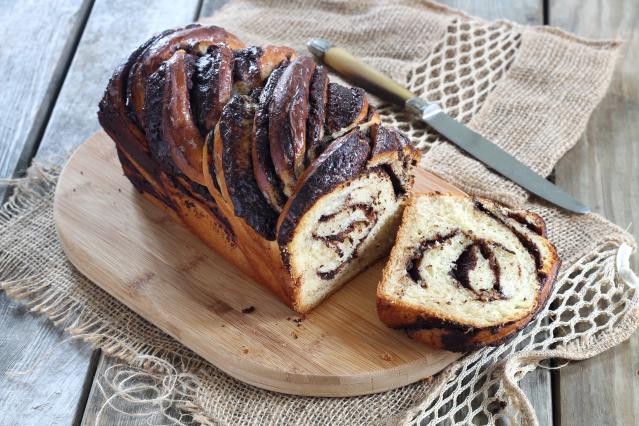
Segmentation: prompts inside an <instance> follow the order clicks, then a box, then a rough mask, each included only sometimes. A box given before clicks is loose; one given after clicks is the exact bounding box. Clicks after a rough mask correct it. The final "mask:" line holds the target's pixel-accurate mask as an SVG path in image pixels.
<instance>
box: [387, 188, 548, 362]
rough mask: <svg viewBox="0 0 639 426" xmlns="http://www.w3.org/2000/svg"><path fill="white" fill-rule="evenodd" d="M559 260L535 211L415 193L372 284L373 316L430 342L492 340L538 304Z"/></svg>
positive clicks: (463, 346) (516, 326)
mask: <svg viewBox="0 0 639 426" xmlns="http://www.w3.org/2000/svg"><path fill="white" fill-rule="evenodd" d="M559 265H560V261H559V258H558V256H557V251H556V249H555V247H554V246H553V245H552V244H551V243H550V242H549V241H548V240H547V239H546V238H545V225H544V222H543V220H542V219H541V217H539V216H538V215H536V214H535V213H532V212H528V211H522V210H512V209H509V208H507V207H505V206H502V205H499V204H497V203H495V202H492V201H489V200H480V199H473V198H470V197H464V196H460V195H451V194H420V195H416V196H414V197H413V198H412V200H411V201H410V203H409V205H408V207H407V208H406V210H405V212H404V218H403V220H402V225H401V228H400V231H399V233H398V236H397V243H396V245H395V247H393V250H392V252H391V258H390V260H389V262H388V264H387V265H386V268H385V269H384V276H383V279H382V282H381V283H380V284H379V287H378V290H377V307H378V313H379V317H380V319H381V320H382V321H383V322H384V323H386V324H387V325H389V326H391V327H394V328H399V329H404V330H406V332H407V333H408V335H409V336H410V337H411V338H413V339H416V340H419V341H422V342H425V343H427V344H429V345H432V346H434V347H437V348H442V349H447V350H452V351H466V350H471V349H476V348H479V347H481V346H484V345H496V344H499V343H502V342H503V341H505V340H506V339H508V338H509V337H511V336H513V335H514V334H515V333H516V332H517V331H519V330H521V329H522V328H523V327H525V326H526V325H527V324H528V323H529V322H530V321H531V320H532V319H533V318H534V316H535V315H536V314H537V313H538V312H539V310H540V309H542V308H543V307H544V306H545V304H546V302H547V300H548V296H549V295H550V292H551V291H552V286H553V283H554V281H555V277H556V275H557V272H558V269H559Z"/></svg>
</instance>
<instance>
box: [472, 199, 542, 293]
mask: <svg viewBox="0 0 639 426" xmlns="http://www.w3.org/2000/svg"><path fill="white" fill-rule="evenodd" d="M475 208H476V209H477V210H479V211H480V212H482V213H484V214H486V215H488V216H490V217H491V218H493V219H495V220H496V221H497V222H499V223H501V224H502V225H504V226H505V227H507V228H508V229H510V231H511V232H512V233H513V234H514V235H515V237H516V238H517V239H518V240H519V242H520V243H521V245H522V246H524V248H525V249H526V250H527V251H528V253H530V255H531V256H532V258H533V260H534V261H535V268H536V269H537V279H538V281H539V283H540V284H543V282H544V281H545V279H546V278H547V277H546V274H545V273H544V272H542V271H541V268H542V267H543V262H542V259H541V253H540V252H539V249H538V248H537V246H536V245H535V243H534V242H533V241H531V240H530V238H528V237H527V236H526V235H524V234H523V233H521V232H520V231H519V230H517V229H516V228H515V227H513V226H512V225H510V224H508V223H507V222H506V221H505V220H503V219H502V218H500V217H499V216H497V215H496V214H495V213H493V212H492V211H490V210H489V209H488V208H487V207H486V206H484V205H483V204H482V203H481V202H479V201H475Z"/></svg>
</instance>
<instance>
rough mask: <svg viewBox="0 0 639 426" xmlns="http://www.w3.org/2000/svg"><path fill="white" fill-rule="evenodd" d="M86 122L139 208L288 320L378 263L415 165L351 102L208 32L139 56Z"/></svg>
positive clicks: (169, 39) (283, 58) (168, 34)
mask: <svg viewBox="0 0 639 426" xmlns="http://www.w3.org/2000/svg"><path fill="white" fill-rule="evenodd" d="M98 117H99V120H100V124H101V125H102V127H103V128H104V130H105V131H106V132H107V133H108V134H109V136H110V137H111V138H112V139H113V141H115V145H116V148H117V153H118V156H119V158H120V161H121V164H122V168H123V171H124V174H125V175H126V176H127V177H128V178H129V180H130V181H131V183H132V184H133V185H134V186H135V187H136V188H137V189H138V190H139V191H140V192H141V193H142V194H143V196H144V197H145V198H147V199H148V200H150V201H151V202H153V203H154V204H156V205H158V206H160V207H162V208H164V209H166V210H167V211H168V212H170V213H171V214H172V215H173V216H174V217H176V218H179V219H180V220H182V221H183V222H184V224H185V225H186V226H187V227H188V228H190V229H191V230H192V231H193V232H194V233H195V234H197V235H198V236H199V237H200V238H201V239H202V240H203V241H204V242H206V243H207V244H208V245H209V246H210V247H212V248H213V249H214V250H216V251H217V252H218V253H220V254H221V255H222V256H224V257H225V258H226V259H228V260H229V261H231V262H232V263H234V264H235V265H237V266H238V267H239V268H240V269H241V270H242V271H244V272H245V273H247V274H249V275H250V276H251V277H253V278H254V279H255V280H256V281H258V282H260V283H262V284H264V285H266V286H267V287H269V288H270V289H271V290H272V291H274V292H275V293H276V294H277V295H278V296H279V297H280V298H281V299H282V300H283V301H284V302H285V303H287V304H288V305H289V306H291V307H292V308H293V309H294V310H296V311H298V312H307V311H308V310H310V309H312V308H313V307H314V306H316V305H317V304H318V303H319V302H320V301H321V300H322V299H324V298H325V297H327V296H328V295H329V294H330V293H331V292H333V291H335V290H336V289H337V288H338V287H339V286H340V285H341V284H343V283H345V282H346V281H347V280H348V279H349V278H351V277H353V276H354V275H355V274H357V273H358V272H359V271H361V270H362V269H363V268H365V267H366V266H367V265H368V264H370V263H371V262H373V261H374V260H376V259H378V258H379V257H381V256H383V255H384V254H385V253H386V252H387V251H388V249H389V248H390V246H391V245H392V242H393V240H394V237H395V232H396V229H397V227H398V226H399V222H400V220H401V212H402V209H403V205H404V202H405V199H406V197H407V194H408V192H409V191H410V188H411V186H412V184H413V177H412V174H411V173H412V172H411V171H412V168H413V166H414V165H415V164H416V162H417V159H418V155H419V154H418V152H417V151H416V150H414V149H413V148H411V146H410V145H409V144H408V142H407V140H406V138H405V137H404V136H403V135H402V134H401V133H400V132H398V131H397V130H395V129H390V128H385V127H383V126H381V125H380V120H379V116H378V114H377V113H376V112H375V110H374V108H372V107H371V106H370V105H369V103H368V99H367V97H366V94H365V93H364V91H363V90H362V89H359V88H348V87H344V86H341V85H339V84H335V83H331V82H329V79H328V74H327V71H326V69H325V68H324V67H323V66H321V65H316V64H315V62H314V61H313V60H312V59H311V58H309V57H297V56H296V54H295V52H294V51H293V50H292V49H290V48H287V47H282V46H266V47H256V46H245V45H244V43H242V42H241V41H240V40H238V39H237V38H236V37H235V36H234V35H232V34H230V33H228V32H226V31H225V30H223V29H222V28H218V27H214V26H200V25H189V26H187V27H184V28H179V29H173V30H168V31H165V32H163V33H161V34H158V35H156V36H154V37H152V38H150V39H149V40H147V41H146V42H145V43H143V44H142V45H141V46H140V47H139V48H137V49H136V50H135V51H134V52H133V53H132V54H131V55H130V56H129V57H128V58H127V59H126V60H125V61H124V62H123V63H122V64H121V65H120V66H119V67H118V68H117V69H116V70H115V72H114V73H113V76H112V77H111V79H110V81H109V83H108V86H107V89H106V91H105V94H104V97H103V99H102V101H101V102H100V106H99V112H98Z"/></svg>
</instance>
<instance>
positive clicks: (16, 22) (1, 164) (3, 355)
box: [0, 0, 93, 425]
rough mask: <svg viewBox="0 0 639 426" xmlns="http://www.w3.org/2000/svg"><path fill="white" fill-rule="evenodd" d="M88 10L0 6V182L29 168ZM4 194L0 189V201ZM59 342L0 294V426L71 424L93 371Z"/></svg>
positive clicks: (58, 4) (76, 350) (84, 4)
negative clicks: (1, 179)
mask: <svg viewBox="0 0 639 426" xmlns="http://www.w3.org/2000/svg"><path fill="white" fill-rule="evenodd" d="M90 6H91V1H85V0H56V1H50V2H36V1H5V2H2V7H1V8H0V39H1V40H2V41H3V45H4V46H5V48H4V49H2V51H0V71H1V74H2V79H1V80H0V93H2V96H1V97H0V178H4V177H11V176H14V173H15V172H16V168H19V167H24V166H25V165H26V164H28V161H29V160H30V155H31V153H32V150H33V149H34V147H35V146H37V143H38V141H39V138H40V136H41V134H42V130H43V126H44V125H45V124H46V122H47V118H48V115H49V112H50V110H51V107H52V104H53V102H54V101H55V99H56V95H57V93H58V90H59V87H60V84H61V83H62V80H63V79H64V75H65V73H66V70H67V67H68V63H69V61H70V59H71V57H72V55H73V52H74V48H75V45H76V43H77V40H78V39H79V37H80V34H81V31H82V29H83V27H84V22H85V19H86V15H87V14H88V12H89V10H90ZM18 172H19V171H18ZM4 195H5V191H4V189H2V188H0V200H2V199H3V198H4ZM62 338H63V333H62V332H60V330H59V329H58V328H57V327H55V326H53V325H52V324H51V323H50V322H49V321H47V320H46V319H45V318H43V317H41V316H39V315H35V314H31V313H29V312H28V311H27V310H26V309H25V308H24V307H22V306H20V305H19V304H18V303H16V302H14V301H12V300H11V299H9V298H8V297H7V296H6V295H5V294H0V348H1V349H0V424H3V425H5V424H6V425H12V424H19V425H40V424H42V422H43V419H47V420H46V422H47V424H56V425H57V424H61V425H66V424H70V423H71V422H73V421H74V418H75V415H76V412H77V411H78V407H82V405H83V398H84V393H85V392H84V388H85V384H86V381H87V380H89V383H90V377H89V376H91V375H92V374H93V368H92V365H93V364H92V351H91V350H90V348H88V347H86V346H84V345H80V344H77V343H76V344H71V343H64V344H63V343H61V340H62ZM18 407H19V409H18Z"/></svg>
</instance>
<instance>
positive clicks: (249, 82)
mask: <svg viewBox="0 0 639 426" xmlns="http://www.w3.org/2000/svg"><path fill="white" fill-rule="evenodd" d="M233 53H234V56H235V66H234V67H233V80H234V81H235V83H236V84H237V85H238V87H240V88H241V89H240V94H247V93H248V89H250V88H251V87H255V86H256V85H258V84H259V83H260V66H259V60H260V57H261V56H262V55H263V54H264V49H262V48H261V47H258V46H251V47H246V48H244V49H239V50H236V51H235V52H233Z"/></svg>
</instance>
